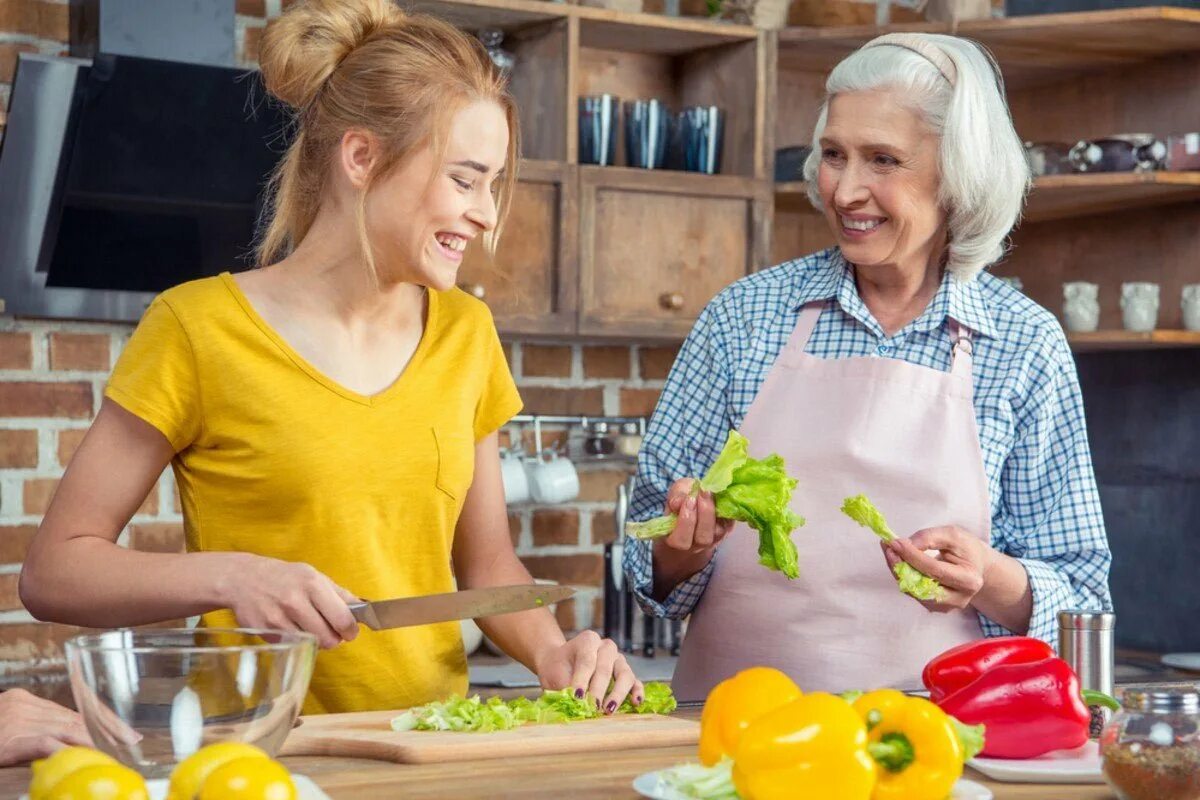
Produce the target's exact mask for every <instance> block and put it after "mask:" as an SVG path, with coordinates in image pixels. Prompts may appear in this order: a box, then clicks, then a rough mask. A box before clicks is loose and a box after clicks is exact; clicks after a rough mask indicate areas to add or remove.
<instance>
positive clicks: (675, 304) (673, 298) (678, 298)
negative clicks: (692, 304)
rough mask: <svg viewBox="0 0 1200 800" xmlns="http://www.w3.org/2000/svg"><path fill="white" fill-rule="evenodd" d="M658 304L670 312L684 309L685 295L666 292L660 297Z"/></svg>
mask: <svg viewBox="0 0 1200 800" xmlns="http://www.w3.org/2000/svg"><path fill="white" fill-rule="evenodd" d="M658 304H659V305H660V306H662V307H663V308H665V309H667V310H668V311H678V310H679V309H681V308H683V295H682V294H680V293H679V292H664V293H663V294H660V295H659V296H658Z"/></svg>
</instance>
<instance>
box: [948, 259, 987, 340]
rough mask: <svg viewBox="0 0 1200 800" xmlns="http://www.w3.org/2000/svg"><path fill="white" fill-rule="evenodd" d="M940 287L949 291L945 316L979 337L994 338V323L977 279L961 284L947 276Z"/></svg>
mask: <svg viewBox="0 0 1200 800" xmlns="http://www.w3.org/2000/svg"><path fill="white" fill-rule="evenodd" d="M942 286H943V288H946V289H948V290H949V295H950V307H949V308H948V309H947V311H946V314H947V316H949V317H951V318H953V319H955V320H957V321H958V323H959V324H960V325H965V326H966V327H968V328H970V329H971V330H972V331H974V332H975V333H978V334H980V335H981V336H987V337H989V338H995V337H996V321H995V320H994V319H992V312H991V311H990V310H989V309H988V305H987V301H986V300H985V299H984V297H983V286H982V285H981V284H980V282H979V279H978V278H976V279H974V280H971V281H967V282H963V281H960V280H959V279H958V278H955V277H953V276H951V275H949V274H947V275H946V277H945V278H943V279H942Z"/></svg>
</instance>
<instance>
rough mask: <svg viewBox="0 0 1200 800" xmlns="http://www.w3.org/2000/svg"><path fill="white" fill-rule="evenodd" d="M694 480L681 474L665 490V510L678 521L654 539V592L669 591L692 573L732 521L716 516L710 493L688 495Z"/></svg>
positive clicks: (704, 561) (709, 557)
mask: <svg viewBox="0 0 1200 800" xmlns="http://www.w3.org/2000/svg"><path fill="white" fill-rule="evenodd" d="M695 483H696V481H695V480H694V479H693V478H684V479H683V480H678V481H675V483H673V484H671V488H670V490H668V492H667V512H668V513H671V514H677V515H678V516H679V521H678V522H676V523H675V529H674V530H672V531H671V533H670V534H668V535H667V536H666V537H664V538H662V539H659V540H657V541H656V542H655V543H654V587H655V594H656V595H659V594H662V595H663V596H665V594H667V593H669V592H670V590H671V589H672V588H674V587H675V585H676V584H678V583H679V582H680V581H682V580H685V579H687V578H689V577H691V576H692V575H694V574H696V573H697V572H699V571H700V570H702V569H704V567H705V566H706V565H707V564H708V562H709V561H710V560H712V557H713V553H714V552H715V551H716V548H717V545H719V544H720V543H721V540H722V539H724V538H725V537H726V536H727V535H728V534H729V532H730V531H731V530H733V521H732V520H728V519H720V518H718V517H717V510H716V506H715V505H714V504H713V497H712V494H711V493H709V492H700V493H698V494H697V495H696V496H694V497H693V496H692V488H693V486H694V485H695Z"/></svg>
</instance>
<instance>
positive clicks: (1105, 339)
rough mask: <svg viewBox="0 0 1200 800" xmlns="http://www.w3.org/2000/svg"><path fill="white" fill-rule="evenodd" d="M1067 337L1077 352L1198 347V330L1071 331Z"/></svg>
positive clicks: (1199, 334)
mask: <svg viewBox="0 0 1200 800" xmlns="http://www.w3.org/2000/svg"><path fill="white" fill-rule="evenodd" d="M1067 339H1068V340H1069V341H1070V342H1071V349H1073V350H1075V351H1077V352H1085V353H1086V352H1094V351H1097V350H1148V349H1152V348H1160V347H1200V331H1183V330H1157V331H1151V332H1150V333H1138V332H1136V331H1126V330H1113V331H1094V332H1092V333H1072V334H1068V336H1067Z"/></svg>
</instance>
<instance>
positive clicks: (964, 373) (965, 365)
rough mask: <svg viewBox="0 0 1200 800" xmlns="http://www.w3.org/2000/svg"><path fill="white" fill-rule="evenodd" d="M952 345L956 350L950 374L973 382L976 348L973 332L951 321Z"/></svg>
mask: <svg viewBox="0 0 1200 800" xmlns="http://www.w3.org/2000/svg"><path fill="white" fill-rule="evenodd" d="M949 323H950V325H949V333H950V344H951V346H952V347H953V348H954V351H953V353H952V354H951V356H950V359H951V361H950V373H951V374H952V375H957V376H959V377H965V378H966V379H967V380H968V381H969V380H971V356H972V355H973V354H974V352H975V346H974V344H973V343H972V341H971V331H970V330H969V329H968V328H964V327H963V326H962V325H960V324H958V320H956V319H950V320H949Z"/></svg>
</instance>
